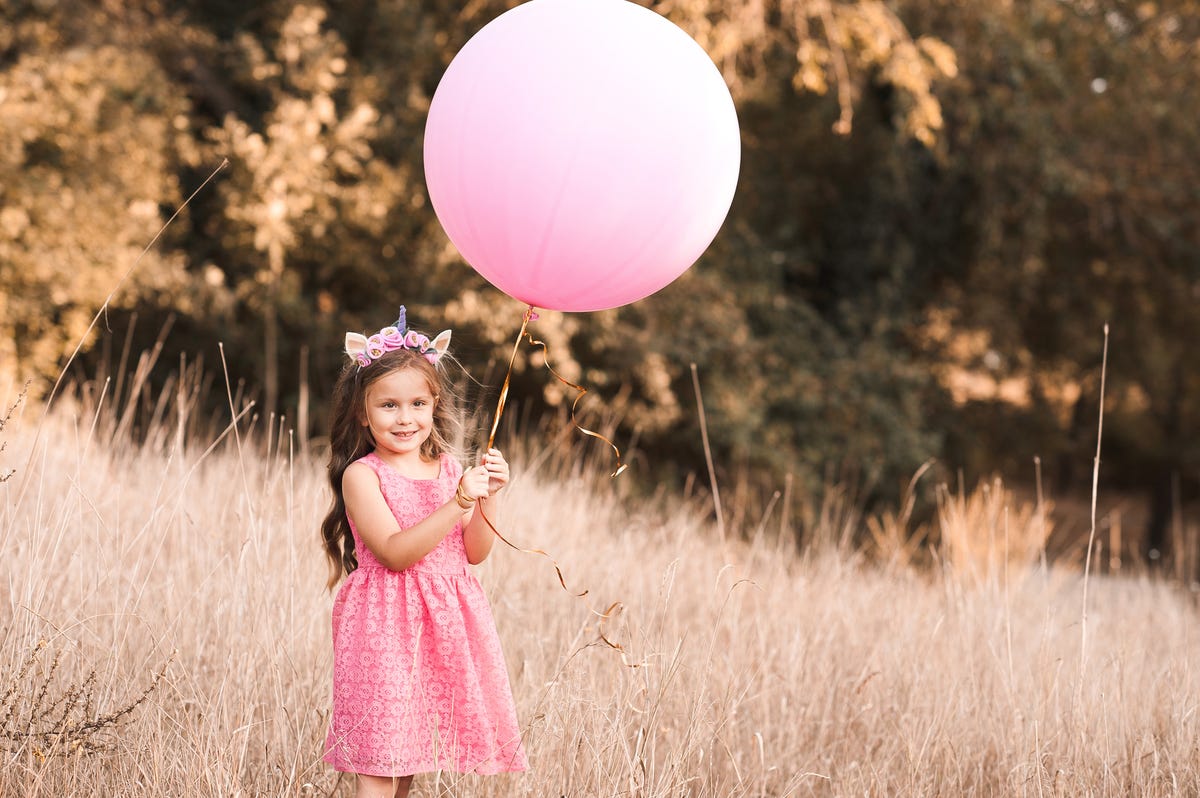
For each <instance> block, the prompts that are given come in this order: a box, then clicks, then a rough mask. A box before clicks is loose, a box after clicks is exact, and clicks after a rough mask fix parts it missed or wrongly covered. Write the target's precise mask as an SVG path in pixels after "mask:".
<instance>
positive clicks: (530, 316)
mask: <svg viewBox="0 0 1200 798" xmlns="http://www.w3.org/2000/svg"><path fill="white" fill-rule="evenodd" d="M537 317H538V316H537V311H536V310H535V309H534V307H533V305H530V306H529V307H528V308H526V310H525V315H524V316H523V317H522V319H521V330H520V332H518V333H517V340H516V341H514V342H513V350H512V354H511V355H510V356H509V358H508V370H507V371H506V372H505V374H504V384H503V385H502V386H501V388H500V399H499V401H498V402H497V403H496V417H495V418H494V419H492V431H491V433H489V435H488V448H489V449H491V448H492V445H493V444H494V443H495V442H496V430H497V429H499V427H500V417H501V416H503V415H504V405H505V404H506V402H507V401H508V387H509V384H510V382H511V381H512V370H513V364H514V363H515V362H516V360H517V351H518V350H519V349H520V347H521V339H523V338H525V339H528V340H529V343H530V344H531V345H533V346H540V347H541V348H542V354H543V356H544V357H545V359H546V368H547V369H548V370H549V371H550V373H551V374H553V375H554V376H555V377H556V378H557V379H558V381H559V382H562V383H564V384H565V385H568V386H570V387H572V388H574V389H575V390H576V391H578V392H579V394H578V396H576V397H575V401H574V402H573V403H572V404H571V423H572V424H574V425H575V428H576V429H578V430H579V431H580V432H582V433H583V434H585V435H590V436H592V437H593V438H599V439H600V440H602V441H604V442H605V443H607V444H608V445H609V446H611V447H612V450H613V451H614V452H615V453H616V457H617V470H616V471H614V472H613V473H612V476H614V477H615V476H617V475H618V474H620V473H621V472H622V471H624V470H625V465H624V464H623V463H622V462H621V451H620V450H619V449H618V448H617V447H616V444H614V443H613V442H612V441H610V440H609V439H608V438H606V437H604V436H603V435H601V434H600V433H598V432H593V431H592V430H589V429H585V428H584V427H583V426H581V425H580V424H579V422H578V421H576V419H575V408H576V407H577V406H578V405H579V400H580V399H582V398H583V395H584V394H585V393H587V388H584V387H583V386H581V385H576V384H575V383H573V382H571V381H570V380H566V379H564V378H563V377H562V375H560V374H559V373H558V372H557V371H555V370H554V367H553V366H551V365H550V348H549V347H548V346H547V345H546V344H545V342H543V341H537V340H534V338H533V336H531V335H530V334H529V332H528V331H529V323H530V322H531V321H537ZM475 510H476V512H478V513H479V517H480V518H482V519H483V521H484V523H485V524H487V525H488V528H489V529H491V530H492V534H494V535H495V536H496V537H498V538H500V540H501V542H503V543H504V544H505V545H506V546H508V547H509V548H510V549H513V550H514V551H519V552H522V553H524V554H538V555H541V556H542V557H545V558H546V559H547V560H549V561H550V564H551V565H553V566H554V572H555V573H556V574H557V575H558V583H559V584H560V585H562V589H563V590H565V591H567V592H568V593H571V595H573V596H574V597H575V598H578V599H584V597H585V596H587V594H588V591H587V590H586V589H585V590H584V591H583V592H581V593H572V592H571V589H570V588H568V587H567V580H566V578H565V577H564V576H563V572H562V568H560V567H559V565H558V563H557V562H556V561H555V559H554V558H553V557H551V556H550V555H549V554H547V553H546V552H545V551H543V550H542V549H526V548H522V547H520V546H518V545H516V544H515V543H513V542H512V541H511V540H509V539H508V538H506V537H505V536H504V535H502V534H501V533H500V530H499V529H497V528H496V525H495V524H493V523H492V519H490V518H488V517H487V513H485V512H484V511H483V505H481V504H477V505H475ZM583 603H584V605H585V606H586V607H587V608H588V612H590V613H592V614H593V615H595V616H597V617H598V618H599V619H600V621H599V623H597V625H596V632H597V634H598V635H599V636H600V640H601V641H603V642H604V644H605V645H606V646H608V647H609V648H611V649H613V650H614V651H616V652H617V653H619V654H620V655H621V662H622V664H624V665H625V666H626V667H628V668H639V667H641V666H642V665H644V664H645V663H643V662H632V663H631V662H630V661H629V659H628V657H627V652H626V651H625V647H624V646H622V645H621V644H620V643H614V642H613V641H612V640H610V639H609V638H608V636H607V635H606V634H605V633H604V624H606V623H607V622H608V621H609V619H611V618H612V617H613V616H615V615H616V614H617V613H619V612H620V611H621V610H622V609H624V606H625V605H623V604H622V603H621V602H619V601H614V602H613V603H612V604H610V605H608V607H607V608H605V610H604V611H603V612H601V611H599V610H597V609H595V608H594V607H592V605H591V604H589V603H588V602H587V601H586V600H584V602H583Z"/></svg>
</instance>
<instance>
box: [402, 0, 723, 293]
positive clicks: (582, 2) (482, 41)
mask: <svg viewBox="0 0 1200 798" xmlns="http://www.w3.org/2000/svg"><path fill="white" fill-rule="evenodd" d="M740 150H741V148H740V139H739V133H738V122H737V113H736V111H735V110H734V107H733V99H732V98H731V97H730V96H729V89H728V88H727V87H726V86H725V82H724V80H723V79H722V78H721V74H720V72H718V71H717V68H716V66H715V65H714V64H713V62H712V60H711V59H710V58H709V57H708V55H707V54H706V53H705V52H704V50H703V49H702V48H701V47H700V45H698V44H697V43H696V42H695V41H693V40H692V38H691V37H690V36H688V35H687V34H686V33H684V32H683V31H682V30H680V29H679V28H678V27H676V26H675V25H674V24H673V23H671V22H669V21H668V20H666V19H665V18H663V17H662V16H660V15H658V14H656V13H654V12H653V11H650V10H648V9H646V8H643V7H641V6H638V5H634V4H633V3H630V2H627V0H530V2H527V3H525V4H523V5H520V6H517V7H516V8H513V9H511V10H510V11H507V12H505V13H504V14H501V15H500V16H499V17H497V18H496V19H494V20H492V21H491V22H490V23H488V24H487V25H486V26H485V27H484V28H483V29H482V30H480V31H479V33H477V34H476V35H475V36H474V37H472V38H471V40H470V41H468V42H467V43H466V45H465V46H464V47H463V48H462V50H461V51H459V53H458V55H457V56H455V58H454V60H453V61H452V62H451V64H450V66H449V68H448V69H447V70H446V74H445V75H444V76H443V77H442V80H441V83H440V84H439V85H438V88H437V91H436V92H435V93H434V96H433V102H432V105H431V106H430V109H429V119H428V121H427V123H426V126H425V179H426V182H427V183H428V187H429V196H430V198H431V199H432V201H433V207H434V210H435V212H436V213H437V216H438V219H439V220H440V221H441V223H442V226H443V227H444V228H445V230H446V233H447V235H449V236H450V240H451V241H453V242H454V245H455V246H456V247H458V250H459V252H460V253H462V256H463V257H464V258H465V259H466V261H467V262H468V263H470V264H471V266H473V267H474V268H475V269H476V270H477V271H478V272H479V273H480V274H482V275H483V276H484V277H485V278H486V279H487V280H488V281H489V282H491V283H492V284H493V285H495V286H496V287H497V288H499V289H500V290H501V291H503V292H505V293H506V294H509V295H510V296H512V297H514V298H516V299H519V300H520V301H522V302H524V303H526V304H529V305H533V306H535V307H539V308H545V309H548V310H572V311H583V310H602V309H605V308H613V307H618V306H620V305H624V304H627V303H629V302H633V301H635V300H638V299H641V298H642V297H645V296H647V295H649V294H652V293H654V292H655V291H657V290H658V289H660V288H662V287H663V286H665V285H667V284H668V283H670V282H671V281H672V280H674V279H675V278H676V277H678V276H679V275H680V274H682V273H683V272H684V271H686V270H687V268H688V267H689V266H691V265H692V264H693V263H694V262H695V261H696V259H697V258H699V257H700V255H701V254H702V253H703V252H704V250H705V249H706V248H707V247H708V245H709V244H710V243H711V242H712V239H713V237H714V236H715V235H716V234H717V230H718V229H719V228H720V226H721V223H722V222H723V221H724V219H725V215H726V214H727V213H728V212H729V205H730V203H731V202H732V201H733V192H734V188H735V187H736V185H737V177H738V167H739V164H740V156H741V151H740Z"/></svg>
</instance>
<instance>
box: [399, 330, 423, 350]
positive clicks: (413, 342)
mask: <svg viewBox="0 0 1200 798" xmlns="http://www.w3.org/2000/svg"><path fill="white" fill-rule="evenodd" d="M422 338H425V336H424V335H421V334H420V333H419V332H417V331H416V330H409V331H408V332H406V333H405V334H404V348H405V349H416V350H418V351H420V350H424V349H428V348H429V339H428V338H425V345H424V346H422V345H421V339H422Z"/></svg>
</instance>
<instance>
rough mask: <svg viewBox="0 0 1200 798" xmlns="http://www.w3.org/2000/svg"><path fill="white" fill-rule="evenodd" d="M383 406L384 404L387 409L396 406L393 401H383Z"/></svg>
mask: <svg viewBox="0 0 1200 798" xmlns="http://www.w3.org/2000/svg"><path fill="white" fill-rule="evenodd" d="M383 406H384V407H385V408H387V409H388V410H391V409H392V408H393V407H395V406H396V403H395V402H384V403H383Z"/></svg>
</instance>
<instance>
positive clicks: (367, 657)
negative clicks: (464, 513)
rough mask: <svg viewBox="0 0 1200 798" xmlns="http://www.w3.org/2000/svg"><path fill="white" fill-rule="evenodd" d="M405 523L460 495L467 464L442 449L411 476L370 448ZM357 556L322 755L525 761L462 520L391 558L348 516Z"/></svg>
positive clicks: (469, 768)
mask: <svg viewBox="0 0 1200 798" xmlns="http://www.w3.org/2000/svg"><path fill="white" fill-rule="evenodd" d="M359 462H362V463H365V464H366V465H368V466H370V467H371V469H372V470H373V471H374V472H375V474H376V475H377V476H378V477H379V487H380V490H381V491H382V492H383V496H384V499H385V500H386V501H387V503H388V506H389V507H390V508H391V510H392V513H393V514H394V515H395V517H396V521H397V523H398V524H399V525H400V528H401V529H407V528H409V527H411V526H413V525H414V524H416V523H418V522H419V521H421V520H423V519H424V518H426V517H428V516H429V515H430V513H432V512H433V511H435V510H436V509H437V508H439V507H441V506H442V505H443V504H445V503H446V502H447V501H449V500H450V499H451V498H452V497H453V496H454V491H455V488H456V487H457V486H458V480H459V478H460V477H461V476H462V466H461V465H460V464H459V463H458V462H457V461H455V460H454V458H452V457H450V456H449V455H445V454H443V455H442V456H441V460H440V464H439V465H440V470H439V474H438V476H437V478H435V479H414V478H411V477H406V476H404V475H402V474H400V473H399V472H397V471H396V470H394V469H393V468H391V467H390V466H388V465H387V464H386V463H384V462H383V461H382V460H380V459H379V457H378V456H376V455H375V454H374V453H373V452H372V453H371V454H369V455H367V456H366V457H364V458H362V459H361V460H360V461H359ZM350 528H351V531H352V532H353V534H354V545H355V552H356V553H357V554H358V568H357V569H356V570H355V571H353V572H352V573H351V574H350V575H349V576H347V577H346V580H345V582H343V583H342V586H341V587H340V588H339V590H338V593H337V597H336V598H335V599H334V603H333V713H332V717H331V719H330V725H329V733H328V736H327V738H326V742H325V761H326V762H328V763H329V764H330V765H332V766H333V767H334V768H336V769H337V770H342V771H348V772H352V773H363V774H366V775H371V776H408V775H411V774H414V773H424V772H430V771H437V770H452V771H456V772H460V773H482V774H494V773H503V772H509V771H520V770H524V769H525V768H526V767H527V761H526V757H525V751H524V748H523V746H522V744H521V731H520V727H519V726H518V725H517V717H516V710H515V708H514V706H513V698H512V690H511V688H510V686H509V681H508V671H507V669H506V667H505V664H504V655H503V652H502V651H501V649H500V639H499V637H498V636H497V634H496V625H495V622H494V620H493V619H492V612H491V607H490V606H489V605H488V601H487V597H486V596H485V595H484V592H483V587H482V586H481V585H480V584H479V580H478V579H476V578H475V575H474V574H472V573H471V571H470V566H469V565H468V564H467V552H466V548H465V547H464V545H463V528H462V524H461V523H459V524H457V525H456V526H455V528H454V529H453V530H452V531H451V532H450V533H449V534H448V535H446V537H445V538H443V539H442V541H441V542H440V543H438V545H437V546H436V547H435V548H434V549H433V551H431V552H429V554H427V555H426V556H425V557H424V558H423V559H421V560H420V561H418V562H416V563H414V564H413V565H412V566H411V567H409V568H406V569H405V570H403V571H392V570H389V569H388V568H386V567H385V566H384V565H383V564H381V563H380V562H379V561H378V560H376V559H375V556H374V555H373V554H371V552H370V550H369V549H367V547H366V546H365V545H364V544H363V542H362V538H361V537H359V534H358V530H357V529H356V528H355V527H354V524H353V522H351V524H350Z"/></svg>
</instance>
